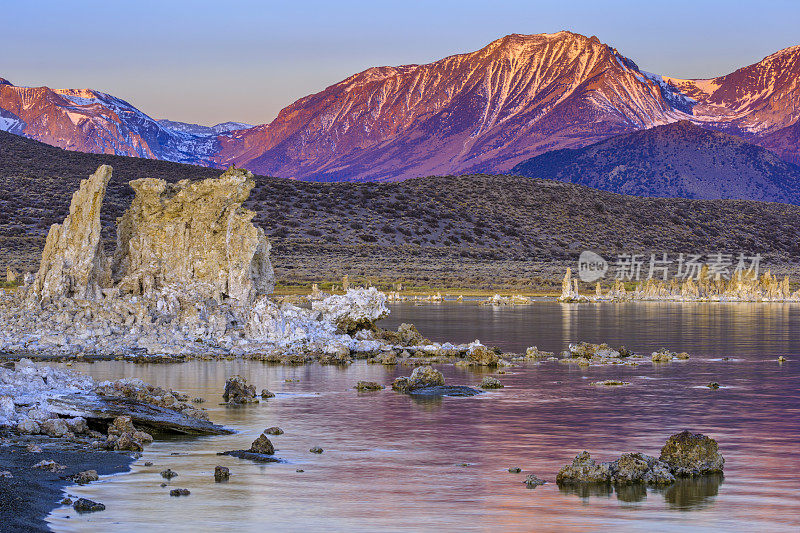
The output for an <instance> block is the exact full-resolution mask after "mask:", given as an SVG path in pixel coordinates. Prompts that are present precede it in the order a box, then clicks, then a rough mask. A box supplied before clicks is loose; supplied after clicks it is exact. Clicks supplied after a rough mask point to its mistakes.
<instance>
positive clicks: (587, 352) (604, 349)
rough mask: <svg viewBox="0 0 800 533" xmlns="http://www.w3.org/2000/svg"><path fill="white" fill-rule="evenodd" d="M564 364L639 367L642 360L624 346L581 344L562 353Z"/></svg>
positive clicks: (574, 345)
mask: <svg viewBox="0 0 800 533" xmlns="http://www.w3.org/2000/svg"><path fill="white" fill-rule="evenodd" d="M561 357H562V358H561V359H560V361H561V362H562V363H575V364H577V365H580V366H590V365H608V364H612V365H620V364H625V365H638V364H639V362H640V361H641V360H642V358H641V357H640V356H638V355H636V354H634V353H632V352H630V351H629V350H627V349H626V348H625V347H624V346H623V347H621V348H619V349H615V348H612V347H611V346H609V345H608V344H605V343H603V344H592V343H590V342H580V343H577V344H570V345H569V346H568V347H567V349H566V350H564V352H562V353H561Z"/></svg>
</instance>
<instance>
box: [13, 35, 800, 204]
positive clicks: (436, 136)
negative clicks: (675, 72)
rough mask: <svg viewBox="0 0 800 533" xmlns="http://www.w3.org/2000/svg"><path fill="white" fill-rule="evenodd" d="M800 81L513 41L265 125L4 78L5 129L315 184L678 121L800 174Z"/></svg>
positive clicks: (482, 162)
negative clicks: (667, 70) (184, 114)
mask: <svg viewBox="0 0 800 533" xmlns="http://www.w3.org/2000/svg"><path fill="white" fill-rule="evenodd" d="M798 80H800V46H795V47H791V48H787V49H784V50H781V51H779V52H777V53H775V54H772V55H770V56H768V57H766V58H764V59H763V60H761V61H759V62H758V63H756V64H753V65H749V66H746V67H743V68H741V69H739V70H737V71H735V72H733V73H731V74H728V75H725V76H720V77H717V78H713V79H705V80H686V79H679V78H675V77H669V76H661V75H656V74H652V73H649V72H646V71H644V70H642V69H640V68H639V67H638V66H637V65H636V63H635V62H634V61H632V60H631V59H629V58H627V57H626V56H623V55H622V54H621V53H620V52H619V51H617V50H616V49H614V48H612V47H611V46H608V45H606V44H603V43H601V42H600V40H599V39H598V38H597V37H585V36H583V35H579V34H575V33H571V32H567V31H562V32H558V33H554V34H540V35H517V34H514V35H508V36H506V37H503V38H501V39H498V40H496V41H493V42H492V43H489V44H488V45H487V46H485V47H483V48H481V49H480V50H477V51H475V52H470V53H465V54H458V55H454V56H450V57H446V58H444V59H441V60H439V61H435V62H433V63H429V64H424V65H404V66H399V67H376V68H370V69H367V70H365V71H363V72H360V73H358V74H355V75H353V76H350V77H349V78H347V79H345V80H343V81H341V82H339V83H336V84H334V85H332V86H330V87H327V88H326V89H324V90H322V91H321V92H318V93H316V94H312V95H309V96H306V97H304V98H301V99H300V100H298V101H296V102H294V103H293V104H291V105H290V106H288V107H286V108H285V109H283V110H282V111H281V112H280V113H279V114H278V116H277V118H275V120H273V121H272V122H270V123H269V124H262V125H256V126H250V125H249V124H241V123H225V124H220V125H217V126H214V127H206V126H197V125H191V124H185V123H178V122H172V121H169V120H155V119H153V118H151V117H149V116H148V115H146V114H145V113H143V112H142V111H139V110H138V109H136V108H135V107H134V106H132V105H131V104H129V103H127V102H125V101H124V100H121V99H119V98H116V97H114V96H111V95H108V94H105V93H102V92H99V91H94V90H90V89H64V90H54V89H50V88H47V87H36V88H28V87H17V86H14V85H13V84H11V83H10V82H8V81H7V80H4V79H2V78H0V129H3V130H6V131H10V132H12V133H16V134H19V135H24V136H26V137H30V138H33V139H37V140H40V141H42V142H45V143H48V144H51V145H55V146H59V147H63V148H67V149H70V150H79V151H84V152H92V153H113V154H120V155H131V156H137V157H145V158H152V159H163V160H168V161H175V162H183V163H192V164H199V165H204V166H213V167H218V168H223V167H227V166H229V165H232V164H235V165H236V166H239V167H244V168H248V169H250V170H252V171H254V172H256V173H259V174H268V175H274V176H279V177H289V178H295V179H302V180H313V181H395V180H402V179H406V178H410V177H416V176H425V175H433V174H439V175H447V174H464V173H474V172H485V173H493V174H499V173H506V172H509V171H511V169H512V168H514V167H515V166H516V165H518V164H521V163H524V162H526V161H528V160H530V159H531V158H534V157H536V156H539V155H541V154H544V153H546V152H551V151H553V150H560V149H569V148H582V147H586V146H589V145H593V144H595V143H598V142H601V141H604V140H606V139H609V138H611V137H614V136H618V135H625V134H631V133H633V132H637V131H642V130H648V129H650V128H654V127H657V126H663V125H667V124H672V123H677V122H681V121H683V122H689V123H691V124H694V125H696V126H698V127H700V128H704V129H707V130H712V131H717V132H721V133H724V134H727V135H730V136H735V137H737V138H738V139H741V140H742V141H744V142H745V143H749V144H755V145H758V146H761V147H763V148H766V149H768V150H771V151H774V152H775V153H776V154H777V155H778V156H779V157H780V158H782V159H783V160H785V161H788V162H795V163H799V162H800V122H798V121H799V120H800V93H798V91H800V88H799V87H798ZM724 157H725V156H720V158H724ZM718 159H719V158H718ZM748 165H749V166H753V164H751V163H748ZM529 167H530V165H529ZM776 168H777V167H776ZM715 175H716V174H715ZM764 179H766V180H767V181H770V179H771V178H764ZM787 179H788V178H787ZM773 181H774V180H773ZM776 183H777V182H776ZM686 186H687V185H686V184H684V188H686ZM753 186H754V187H755V184H754V185H753ZM633 188H634V189H635V188H636V187H633ZM723 188H724V187H723ZM670 190H671V191H678V190H680V187H672V189H670ZM654 193H658V191H654ZM664 194H667V193H664ZM787 194H793V193H791V192H789V193H787ZM769 199H775V197H774V196H770V197H769Z"/></svg>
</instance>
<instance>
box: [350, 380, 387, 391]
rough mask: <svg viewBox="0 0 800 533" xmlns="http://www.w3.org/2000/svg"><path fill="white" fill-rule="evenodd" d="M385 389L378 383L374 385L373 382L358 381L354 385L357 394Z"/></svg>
mask: <svg viewBox="0 0 800 533" xmlns="http://www.w3.org/2000/svg"><path fill="white" fill-rule="evenodd" d="M384 388H385V387H384V386H383V385H381V384H380V383H375V382H374V381H359V382H358V383H356V386H355V389H356V390H357V391H358V392H371V391H378V390H382V389H384Z"/></svg>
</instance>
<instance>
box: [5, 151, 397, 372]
mask: <svg viewBox="0 0 800 533" xmlns="http://www.w3.org/2000/svg"><path fill="white" fill-rule="evenodd" d="M110 176H111V167H108V166H103V167H100V168H99V169H98V171H97V172H96V173H95V174H94V175H93V176H92V177H90V178H89V179H88V180H84V181H83V182H82V183H81V186H80V190H79V191H78V192H77V193H76V194H75V196H74V198H73V201H72V206H71V209H70V215H69V216H68V217H67V219H66V220H65V222H64V224H63V225H61V226H59V225H56V226H54V227H53V229H52V230H51V232H50V235H49V236H48V238H47V243H46V245H45V252H44V254H43V256H42V266H41V269H40V271H39V274H38V275H37V277H36V279H35V281H34V282H32V283H31V284H30V285H29V286H28V284H27V283H26V287H25V289H24V291H23V292H18V293H12V294H11V295H7V294H5V293H3V294H0V322H2V323H3V326H4V327H3V328H2V329H1V330H0V351H25V352H32V353H35V352H48V353H57V354H61V355H76V354H85V353H92V354H103V355H112V354H113V355H119V354H131V353H136V354H142V353H147V354H163V355H202V356H209V355H231V354H233V355H245V354H249V355H255V354H261V355H263V354H272V352H273V351H274V350H275V351H281V352H291V353H292V354H294V353H296V352H295V350H297V351H300V352H303V353H307V354H312V353H313V354H324V355H325V357H329V356H331V357H334V359H336V360H337V361H342V360H344V359H345V358H346V357H348V356H349V354H350V351H351V350H354V351H361V352H374V351H375V350H378V349H379V348H380V347H381V346H382V343H381V342H380V341H378V340H376V339H375V338H374V336H373V334H374V331H373V330H374V327H373V322H374V321H375V320H378V319H380V318H382V317H384V316H385V315H386V314H387V313H388V310H387V309H386V306H385V301H386V298H385V296H384V295H383V294H382V293H380V292H378V291H376V290H375V289H352V290H350V291H348V292H347V294H346V295H344V296H335V297H333V296H330V297H328V298H326V299H323V300H320V301H319V302H316V303H317V305H316V306H315V308H314V309H310V307H311V305H308V306H307V307H298V306H295V305H292V304H290V303H288V302H284V303H283V304H280V305H279V304H278V303H276V302H274V301H272V300H270V299H269V298H268V295H269V293H270V292H271V291H272V289H273V287H274V274H273V270H272V265H271V263H270V260H269V248H270V247H269V243H268V242H267V239H266V237H265V235H264V232H263V231H262V230H261V229H259V228H256V227H255V226H254V225H253V223H252V218H253V216H254V213H252V212H251V211H248V210H246V209H243V208H242V202H244V201H245V200H246V199H247V196H248V194H249V193H250V190H251V189H252V188H253V186H254V181H253V177H252V174H250V173H249V172H247V171H241V170H235V169H234V170H229V171H228V172H225V173H224V174H223V175H222V176H221V177H219V178H217V179H207V180H203V181H198V182H193V183H192V182H189V181H181V182H178V183H176V184H167V183H166V182H164V181H161V180H155V179H141V180H136V181H134V182H132V183H131V185H132V187H133V188H134V189H135V191H136V197H135V198H134V200H133V202H132V205H131V207H130V208H129V209H128V210H127V211H126V212H125V214H124V215H123V216H122V217H121V218H120V219H119V227H118V239H117V250H116V253H115V255H114V261H113V264H111V265H109V261H107V260H106V258H105V256H104V255H103V252H102V248H101V244H100V208H101V204H102V200H103V196H104V193H105V188H106V185H107V184H108V181H109V178H110ZM23 294H24V295H25V297H26V300H25V302H24V303H25V305H24V306H23V305H19V304H20V303H21V302H20V301H19V296H21V295H23ZM337 326H338V327H339V328H340V329H339V330H338V331H337ZM359 329H364V330H365V331H358V332H357V333H358V336H355V335H350V333H356V330H359ZM345 333H348V334H345Z"/></svg>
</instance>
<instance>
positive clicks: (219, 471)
mask: <svg viewBox="0 0 800 533" xmlns="http://www.w3.org/2000/svg"><path fill="white" fill-rule="evenodd" d="M230 477H231V471H230V469H228V468H227V467H225V466H217V467H216V468H214V481H216V482H217V483H221V482H223V481H228V480H229V479H230Z"/></svg>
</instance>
